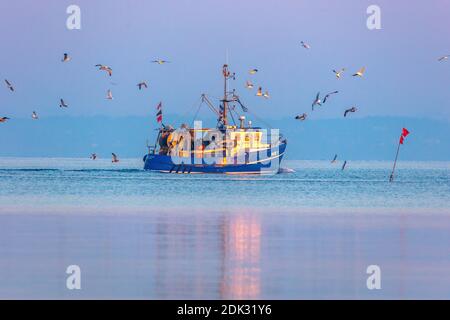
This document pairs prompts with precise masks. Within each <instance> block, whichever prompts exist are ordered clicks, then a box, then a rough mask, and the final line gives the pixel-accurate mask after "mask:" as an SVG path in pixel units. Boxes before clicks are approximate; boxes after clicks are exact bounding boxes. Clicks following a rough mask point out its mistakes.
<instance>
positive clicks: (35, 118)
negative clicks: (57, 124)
mask: <svg viewBox="0 0 450 320" xmlns="http://www.w3.org/2000/svg"><path fill="white" fill-rule="evenodd" d="M31 118H32V119H33V120H37V119H39V117H38V115H37V113H36V111H33V113H32V114H31Z"/></svg>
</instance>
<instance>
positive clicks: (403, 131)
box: [402, 128, 409, 138]
mask: <svg viewBox="0 0 450 320" xmlns="http://www.w3.org/2000/svg"><path fill="white" fill-rule="evenodd" d="M408 134H409V131H408V129H406V128H403V130H402V136H403V137H405V138H406V136H407V135H408Z"/></svg>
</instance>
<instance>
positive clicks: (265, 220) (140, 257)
mask: <svg viewBox="0 0 450 320" xmlns="http://www.w3.org/2000/svg"><path fill="white" fill-rule="evenodd" d="M0 226H1V229H2V232H1V233H0V243H2V244H5V245H2V246H1V247H0V297H2V298H5V297H9V298H10V297H16V298H17V297H20V298H65V299H66V298H139V299H298V298H375V299H377V298H449V297H450V292H449V289H448V288H450V277H449V275H448V270H450V269H449V268H450V256H449V254H448V248H449V247H450V234H449V233H448V230H449V227H450V219H449V217H448V216H447V215H433V214H432V212H430V214H429V215H427V216H424V215H408V214H399V215H379V216H368V215H359V214H352V213H348V214H344V215H340V216H323V215H320V216H317V215H314V214H313V215H312V214H308V213H307V212H300V211H299V212H298V213H297V214H292V213H283V212H273V213H264V214H261V213H259V212H258V211H240V212H239V211H229V212H222V213H219V212H214V211H211V212H204V213H202V214H201V213H186V212H172V213H167V212H165V213H161V214H158V213H151V212H149V213H147V214H139V215H115V214H114V213H112V214H111V215H91V216H90V215H85V214H83V215H76V214H74V213H72V214H70V215H64V214H56V215H53V214H52V215H45V214H44V215H41V214H36V215H21V214H2V215H0ZM70 264H78V265H79V266H80V267H81V269H82V290H80V291H76V292H75V291H69V290H67V289H66V288H65V281H66V276H67V275H66V274H65V269H66V267H67V266H68V265H70ZM370 264H377V265H379V266H380V267H381V268H382V290H380V291H370V290H368V289H367V288H366V279H367V275H366V273H365V271H366V268H367V266H368V265H370Z"/></svg>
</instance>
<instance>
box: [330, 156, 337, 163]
mask: <svg viewBox="0 0 450 320" xmlns="http://www.w3.org/2000/svg"><path fill="white" fill-rule="evenodd" d="M336 159H337V154H335V155H334V158H333V160H331V163H335V162H336Z"/></svg>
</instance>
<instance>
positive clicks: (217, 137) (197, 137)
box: [143, 64, 287, 174]
mask: <svg viewBox="0 0 450 320" xmlns="http://www.w3.org/2000/svg"><path fill="white" fill-rule="evenodd" d="M222 73H223V77H224V95H223V98H222V99H221V100H220V104H219V106H218V108H217V107H216V106H214V104H213V103H212V102H211V100H210V98H209V97H208V96H207V95H206V94H202V96H201V102H202V103H204V104H206V105H207V106H208V108H209V109H210V110H211V111H212V112H213V113H214V114H215V115H216V116H217V124H216V127H215V128H203V126H202V122H201V121H194V126H193V127H189V126H188V125H186V124H182V125H181V126H180V128H177V129H175V128H173V127H172V126H170V125H164V124H163V121H162V110H161V103H160V104H159V105H158V107H157V110H158V113H157V120H158V122H159V123H160V124H161V127H160V128H159V129H158V135H157V138H156V142H155V144H154V145H153V146H149V145H147V148H148V152H147V154H146V155H145V156H144V158H143V161H144V170H150V171H158V172H164V173H178V174H183V173H184V174H195V173H217V174H276V173H279V171H280V164H281V160H282V159H283V155H284V153H285V151H286V144H287V141H286V139H285V138H283V136H282V135H281V134H280V133H279V131H278V129H266V128H262V127H255V126H253V125H252V122H251V121H248V120H247V119H246V117H245V115H243V114H241V113H240V112H238V107H240V108H239V110H242V113H247V112H249V109H248V108H247V107H246V106H244V104H243V103H242V102H241V100H240V98H239V96H238V95H237V93H236V90H232V91H228V81H229V80H234V79H235V74H234V73H231V72H230V71H229V69H228V65H226V64H225V65H224V66H223V69H222ZM236 119H237V120H238V122H236V121H235V120H236Z"/></svg>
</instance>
